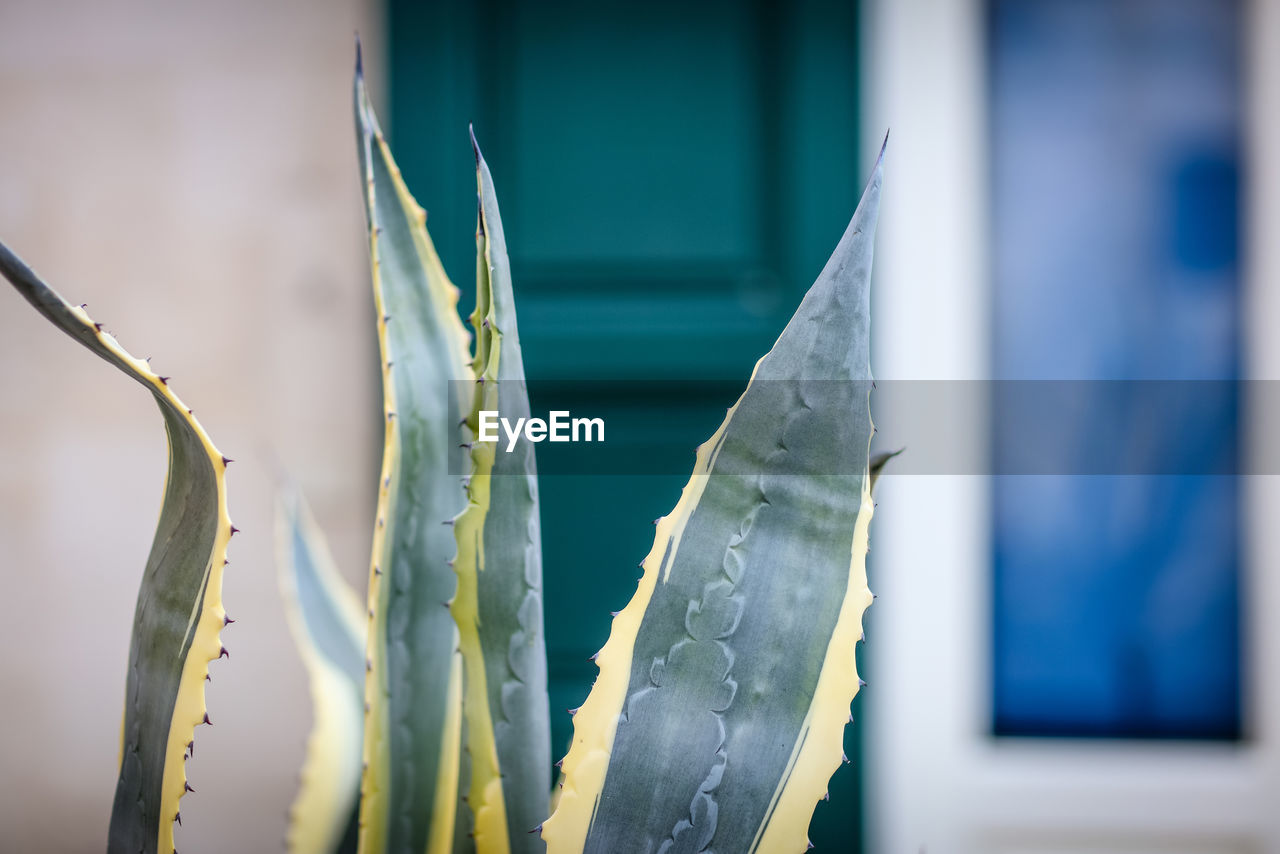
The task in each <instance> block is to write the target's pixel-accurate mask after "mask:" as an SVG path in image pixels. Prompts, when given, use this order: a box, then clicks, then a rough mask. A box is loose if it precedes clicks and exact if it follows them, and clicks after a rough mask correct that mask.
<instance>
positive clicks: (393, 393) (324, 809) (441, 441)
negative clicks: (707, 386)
mask: <svg viewBox="0 0 1280 854" xmlns="http://www.w3.org/2000/svg"><path fill="white" fill-rule="evenodd" d="M354 100H355V118H356V126H357V147H358V152H359V163H360V170H361V171H360V174H361V179H362V183H363V188H364V201H365V207H366V215H367V223H368V233H369V248H370V258H371V261H372V283H373V295H374V302H375V305H376V307H377V316H378V320H377V334H378V341H379V346H380V353H381V367H382V371H381V373H382V387H383V408H384V413H383V414H384V417H385V433H384V436H385V442H384V449H383V458H382V471H381V480H380V484H379V491H378V501H377V507H376V511H375V513H374V533H373V548H372V559H371V562H370V567H369V575H368V584H367V592H366V595H365V596H364V597H361V596H360V595H359V594H358V593H357V592H356V591H354V590H352V589H350V587H348V586H347V585H346V583H345V582H344V581H343V580H342V577H341V575H340V573H339V572H338V571H337V569H336V568H335V566H334V564H333V561H332V559H331V558H330V557H329V556H328V552H327V549H326V547H325V545H324V542H323V536H322V535H321V533H320V531H319V529H318V527H317V526H316V524H315V522H314V521H313V520H312V519H311V517H310V514H309V513H308V512H307V510H306V508H305V506H304V505H303V504H302V502H301V500H300V499H299V498H298V497H297V496H295V495H291V494H287V495H285V496H284V497H283V498H282V500H281V502H280V511H279V524H278V547H279V563H280V570H281V584H282V588H283V589H284V591H285V594H286V600H287V602H288V605H289V607H288V617H289V622H290V625H291V627H292V629H293V632H294V636H295V638H296V639H297V642H298V645H299V648H300V649H301V651H302V655H303V661H304V663H305V665H306V668H307V671H308V674H309V677H310V681H311V693H312V697H313V701H314V706H315V716H314V726H313V731H312V734H311V737H310V739H309V742H308V758H307V761H306V766H305V768H304V770H303V783H302V787H301V790H300V792H299V794H298V797H297V800H296V801H295V804H294V808H293V810H292V813H291V821H290V830H289V836H288V842H289V847H290V849H291V850H292V851H295V852H300V854H329V852H345V851H359V852H361V854H384V852H396V854H400V852H406V853H407V852H413V854H421V852H424V851H425V852H428V854H444V852H450V853H451V854H452V852H480V854H490V853H491V852H492V854H510V852H541V851H549V852H553V854H571V853H572V854H576V852H584V851H586V852H608V854H613V852H646V854H647V852H671V854H675V852H704V851H715V852H721V854H735V852H792V851H800V850H804V849H805V848H806V847H809V843H808V840H807V829H808V825H809V822H810V819H811V817H812V814H813V811H814V808H815V806H816V804H817V802H818V801H819V800H820V799H821V798H823V797H824V795H825V792H826V786H827V782H828V780H829V779H830V777H831V775H832V774H833V773H834V772H835V771H836V769H837V768H838V767H839V765H840V763H841V761H842V759H843V758H844V757H843V754H842V752H841V745H842V743H843V733H844V727H845V725H846V724H847V723H848V721H849V720H850V717H849V709H850V704H851V702H852V700H853V698H854V695H855V694H856V693H857V692H858V690H859V687H860V684H861V682H860V680H859V678H858V675H857V666H856V656H855V646H856V644H857V642H858V641H859V640H861V637H862V615H863V612H864V610H865V609H866V607H867V606H868V605H869V604H870V601H871V599H872V596H871V593H870V591H869V590H868V588H867V579H866V571H865V556H866V552H867V543H868V528H869V524H870V520H871V515H872V512H873V508H874V505H873V504H872V501H871V489H872V486H873V484H874V482H875V478H876V476H877V475H878V474H879V472H880V470H881V468H882V467H883V465H884V463H885V461H886V460H887V456H886V455H881V456H878V457H876V458H872V457H871V455H870V451H869V448H870V440H871V435H872V433H873V427H872V423H871V417H870V410H869V393H870V388H871V373H870V365H869V327H870V314H869V293H870V275H871V259H872V246H873V242H874V240H873V239H874V232H875V222H876V216H877V211H878V206H879V195H880V182H881V169H882V165H881V164H882V160H883V150H882V152H881V159H880V160H878V161H877V164H876V167H875V171H874V172H873V174H872V177H871V180H870V182H869V183H868V185H867V188H866V190H865V192H864V193H863V197H862V200H861V202H860V203H859V205H858V208H857V210H856V212H855V213H854V215H853V219H852V221H851V222H850V224H849V226H848V228H847V229H846V231H845V233H844V235H843V237H842V238H841V240H840V242H839V244H838V245H837V247H836V249H835V252H834V254H833V255H832V256H831V259H830V260H829V261H828V263H827V265H826V267H825V268H824V269H823V271H822V273H821V274H820V275H819V277H818V279H817V281H816V282H815V283H814V285H813V286H812V287H811V288H810V289H809V291H808V293H807V294H806V296H805V297H804V299H803V301H802V302H801V304H800V306H799V308H798V309H797V311H796V314H795V316H794V317H793V318H792V320H791V322H790V323H789V324H788V325H787V327H786V328H785V329H784V330H783V332H782V334H781V336H780V337H779V339H778V340H777V342H776V343H775V344H774V346H773V348H772V349H771V350H770V351H769V352H768V353H767V354H766V355H765V356H763V357H762V358H761V359H760V360H759V361H758V362H757V363H756V366H755V370H754V372H753V373H752V376H751V379H750V381H749V383H748V385H747V387H746V389H745V391H744V392H743V393H742V395H741V397H740V398H739V399H738V401H737V402H736V403H735V404H734V405H733V406H732V407H730V408H729V409H728V411H727V413H726V415H725V418H724V421H723V423H722V424H721V425H720V428H719V429H718V430H717V431H716V432H715V433H714V435H712V436H711V438H710V439H708V440H707V441H706V442H704V443H703V444H702V445H701V446H699V448H698V452H697V460H696V465H695V468H694V471H693V474H692V476H691V477H690V480H689V482H688V484H687V485H686V486H685V488H684V490H683V492H682V493H681V497H680V500H679V501H678V503H677V504H676V506H675V508H674V510H673V511H672V512H671V513H670V514H668V515H667V516H664V517H662V518H660V519H658V520H656V521H655V525H656V530H655V537H654V544H653V547H652V549H651V551H650V552H649V554H648V556H647V557H646V558H645V559H644V561H643V562H642V563H641V568H642V570H643V573H642V575H641V577H640V579H639V582H638V584H637V589H636V592H635V594H634V596H633V597H632V599H631V601H630V603H629V604H627V605H626V607H625V608H623V609H622V610H621V611H620V612H618V613H617V614H616V615H615V616H614V620H613V625H612V630H611V632H610V635H609V638H608V640H607V642H606V643H605V644H604V645H603V647H602V648H601V649H600V651H599V652H598V653H597V654H596V656H594V658H595V661H596V664H597V666H598V668H599V675H598V677H597V679H596V681H595V684H594V685H593V686H592V689H591V693H590V695H589V696H588V698H587V700H586V702H585V703H584V704H583V706H582V707H581V708H580V709H578V710H576V714H575V717H574V720H573V739H572V742H571V745H570V748H569V750H568V753H567V755H566V756H565V757H564V758H563V759H562V760H561V761H560V762H557V763H555V764H556V765H558V766H560V767H561V772H560V778H559V781H558V782H557V783H556V784H555V785H553V784H552V781H551V774H552V768H553V765H552V762H551V750H550V747H551V746H550V741H549V732H550V727H549V722H548V717H549V715H548V703H547V665H546V653H545V643H544V634H543V616H542V610H543V609H542V565H541V535H540V529H539V515H538V514H539V503H538V481H537V473H536V462H535V455H534V450H533V447H532V445H531V444H530V443H528V442H522V443H517V444H516V445H515V447H514V449H513V450H512V451H511V452H510V453H508V452H505V451H504V452H501V453H499V452H497V448H496V446H495V445H494V444H493V443H489V442H485V441H479V440H478V436H477V427H478V423H479V418H480V413H481V412H490V411H498V412H501V413H502V415H503V416H504V417H508V418H513V419H514V418H519V417H525V416H527V415H528V414H529V402H528V398H527V395H526V393H525V387H524V368H523V362H522V356H521V350H520V343H519V334H518V327H517V322H516V311H515V301H514V294H513V289H512V281H511V271H510V265H509V262H508V258H507V252H506V242H505V237H504V234H503V229H502V221H501V217H500V213H499V209H498V201H497V196H496V193H495V191H494V185H493V179H492V176H491V174H490V171H489V168H488V166H487V165H486V163H485V161H484V158H483V156H482V155H481V153H480V149H479V146H478V145H476V143H475V139H474V136H473V137H472V145H473V149H474V152H475V159H476V177H477V191H478V216H477V229H476V241H477V264H476V308H475V311H474V312H473V313H472V314H471V316H470V324H471V327H472V329H473V330H474V341H473V340H472V337H471V336H470V335H469V334H468V333H467V332H466V330H465V328H464V326H463V324H462V320H461V318H460V317H459V316H458V311H457V305H458V298H459V292H458V290H457V288H455V287H454V286H453V285H452V284H451V283H450V281H449V279H448V277H447V276H446V274H445V271H444V269H443V266H442V265H441V263H440V259H439V257H438V255H437V253H436V251H435V248H434V246H433V244H432V241H431V238H430V235H429V234H428V232H427V229H426V216H425V213H424V212H423V209H422V208H421V207H420V206H419V205H418V204H417V202H416V201H414V199H413V197H412V196H411V195H410V193H409V191H408V188H407V187H406V186H405V184H404V181H403V180H402V178H401V175H400V171H399V169H398V168H397V167H396V165H395V162H394V160H393V158H392V156H391V151H390V148H389V147H388V145H387V142H386V140H385V138H384V136H383V134H382V132H381V130H380V128H379V126H378V122H377V119H376V118H375V116H374V114H373V111H372V109H371V107H370V105H369V99H368V96H367V93H366V91H365V88H364V83H363V79H362V75H361V73H360V66H359V60H358V59H357V69H356V79H355V88H354ZM0 272H3V273H4V274H5V276H6V277H8V278H9V279H10V280H11V281H12V282H13V284H14V285H15V286H16V287H17V288H18V290H19V291H20V292H21V293H22V294H23V295H24V296H25V297H26V298H27V299H28V300H29V301H30V302H31V303H32V304H33V305H34V306H35V307H36V308H37V309H38V310H39V311H40V312H41V313H42V314H44V315H45V316H46V317H47V318H48V319H49V320H51V321H52V322H53V323H54V324H55V325H57V326H58V327H60V328H61V329H63V330H64V331H65V332H67V333H68V334H70V335H71V336H72V337H74V338H76V339H77V340H79V341H80V342H81V343H82V344H84V345H85V346H87V347H89V349H91V350H93V351H94V352H95V353H97V354H98V355H99V356H101V357H103V358H105V359H107V360H108V361H110V362H111V363H112V364H114V365H116V366H117V367H118V368H120V369H121V370H123V371H124V372H125V373H127V374H129V375H130V376H132V377H133V378H134V379H135V380H137V381H138V382H140V383H142V384H143V385H144V386H146V387H147V388H148V389H149V390H150V391H151V393H152V395H153V397H154V398H155V400H156V401H157V403H158V404H159V406H160V409H161V413H162V415H163V416H164V420H165V427H166V432H167V435H168V438H169V449H170V462H169V474H168V480H167V483H166V490H165V497H164V505H163V510H162V513H161V516H160V521H159V525H158V528H157V532H156V538H155V543H154V545H153V548H152V552H151V556H150V558H149V559H148V563H147V566H146V569H145V571H144V577H143V582H142V588H141V590H140V593H139V599H138V608H137V612H136V614H135V621H134V632H133V639H132V642H131V647H130V653H129V670H128V674H129V675H128V682H127V685H126V702H125V714H124V727H123V744H122V752H121V762H120V773H119V781H118V783H117V788H116V795H115V802H114V805H113V810H112V817H111V826H110V832H109V843H108V851H109V852H111V854H115V852H122V854H123V852H129V854H134V852H143V853H144V854H151V852H168V851H171V850H172V849H173V832H172V823H173V822H174V821H175V820H177V819H178V801H179V799H180V798H181V797H182V795H183V793H184V791H186V790H188V789H189V787H188V786H187V784H186V779H185V773H184V771H183V759H184V758H185V757H186V756H187V755H189V753H190V751H191V749H192V748H193V740H192V732H193V729H194V727H195V726H196V725H198V724H201V723H208V722H209V717H208V714H207V711H206V709H205V707H204V693H203V682H204V680H205V679H206V678H207V675H208V664H209V662H210V661H212V660H214V659H216V658H218V657H219V656H220V655H223V654H225V650H224V649H223V648H222V646H221V641H220V636H219V632H220V630H221V628H222V627H223V626H224V625H225V624H226V623H227V622H230V620H228V619H227V617H226V614H225V612H224V610H223V608H222V604H221V597H220V591H221V580H222V567H223V565H224V564H225V562H226V547H227V543H228V540H229V538H230V537H231V535H232V534H234V533H235V532H236V529H235V528H234V527H232V526H231V523H230V521H229V519H228V517H227V510H226V486H225V471H226V467H227V464H228V463H229V462H230V460H228V459H227V458H226V457H224V456H223V455H222V454H221V453H220V452H219V451H217V450H216V448H215V447H214V445H213V444H212V442H211V441H210V440H209V437H208V435H207V434H206V433H205V432H204V430H203V429H202V428H201V427H200V425H199V423H198V422H197V421H196V420H195V418H194V416H192V414H191V410H190V409H188V408H187V407H186V406H185V405H183V404H182V402H181V401H180V400H179V399H178V398H177V397H176V396H175V395H174V394H173V391H172V390H171V389H170V388H169V384H168V379H167V378H165V377H161V376H158V375H156V374H155V373H153V372H152V371H151V370H150V367H149V366H148V364H147V363H146V362H145V361H141V360H138V359H135V358H133V357H132V356H130V355H129V354H128V353H127V352H125V351H124V350H123V349H122V348H121V347H120V346H119V344H118V343H117V342H116V341H115V339H114V338H112V337H111V336H110V335H108V334H107V333H105V332H104V331H103V330H102V327H101V325H100V324H96V323H94V322H93V321H92V320H91V319H90V318H89V317H88V315H87V314H86V313H85V312H84V310H83V307H80V308H76V307H73V306H71V305H70V304H68V303H67V302H66V301H64V300H63V299H62V298H61V297H59V296H58V295H57V293H55V292H54V291H53V290H52V289H50V288H49V287H48V286H47V285H45V284H44V283H43V282H41V281H40V280H39V279H38V278H37V277H36V276H35V274H34V273H33V272H32V271H31V270H30V269H29V268H28V267H27V266H26V265H25V264H23V262H22V261H20V260H19V259H18V258H17V257H16V256H15V255H14V254H13V253H11V252H9V250H8V249H6V248H4V247H3V246H0Z"/></svg>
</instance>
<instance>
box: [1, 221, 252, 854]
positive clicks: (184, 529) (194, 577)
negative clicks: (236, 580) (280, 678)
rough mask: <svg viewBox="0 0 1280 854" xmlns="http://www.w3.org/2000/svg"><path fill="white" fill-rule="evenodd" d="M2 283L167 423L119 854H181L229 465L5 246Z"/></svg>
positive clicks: (216, 635) (218, 610)
mask: <svg viewBox="0 0 1280 854" xmlns="http://www.w3.org/2000/svg"><path fill="white" fill-rule="evenodd" d="M0 273H4V275H5V277H6V278H7V279H9V281H10V282H12V283H13V286H14V287H15V288H17V290H18V292H19V293H21V294H22V295H23V296H24V297H25V298H26V299H27V301H28V302H30V303H31V304H32V305H33V306H35V308H36V310H37V311H38V312H40V313H41V314H42V315H44V316H45V317H46V318H48V320H49V321H50V322H52V323H53V324H54V325H55V326H57V327H58V328H59V329H61V330H62V331H63V332H65V333H67V334H68V335H70V336H71V337H72V338H74V339H76V340H77V341H79V342H80V343H81V344H83V345H84V346H85V347H87V348H89V349H90V350H92V351H93V352H94V353H95V354H97V355H98V356H100V357H101V358H103V359H105V360H106V361H108V362H110V363H111V364H112V365H114V366H116V367H117V368H119V369H120V370H121V371H123V372H124V373H125V374H127V375H128V376H130V377H131V378H133V379H134V380H136V381H137V382H138V383H140V384H141V385H142V386H144V387H145V388H146V389H147V390H148V391H150V392H151V396H152V398H154V399H155V402H156V403H157V404H158V405H159V407H160V414H161V415H162V416H163V417H164V427H165V434H166V435H167V436H168V440H169V470H168V476H167V478H166V480H165V489H164V500H163V503H162V505H161V510H160V521H159V523H158V524H157V526H156V534H155V539H154V541H153V543H152V546H151V554H150V556H149V557H148V558H147V564H146V567H145V568H144V569H143V573H142V585H141V588H140V589H139V590H138V604H137V608H136V610H135V611H134V615H133V636H132V639H131V641H130V643H129V661H128V671H127V672H128V677H127V680H126V682H125V705H124V721H123V724H122V725H121V745H120V769H119V778H118V779H117V781H116V790H115V797H114V799H113V801H112V806H111V826H110V829H109V831H108V835H107V851H108V854H156V852H163V854H168V852H170V851H172V850H173V824H174V822H175V821H176V822H181V821H182V819H181V816H180V814H179V812H178V801H179V800H180V799H181V798H182V796H183V795H184V794H186V792H188V791H190V790H191V787H190V785H189V784H188V783H187V775H186V770H185V764H184V763H185V760H186V759H187V757H189V756H190V755H191V752H192V751H193V750H194V749H195V740H194V739H195V735H194V732H195V728H196V727H197V726H199V725H201V724H208V723H209V713H208V710H207V709H206V707H205V701H204V683H205V681H206V680H207V679H208V678H209V663H210V662H211V661H214V660H216V659H217V658H219V657H221V656H223V655H226V654H227V651H226V649H224V648H223V646H222V640H221V631H222V628H223V626H224V625H226V624H228V623H231V622H234V621H233V620H231V619H230V618H228V617H227V614H226V611H225V610H223V607H222V568H223V566H224V565H225V564H226V563H227V544H228V542H229V541H230V539H231V536H232V534H235V533H236V528H235V527H234V526H233V525H232V524H231V519H230V518H229V517H228V515H227V486H226V471H227V465H228V464H229V463H230V462H231V460H229V459H228V458H227V457H225V456H223V455H222V453H221V452H220V451H219V450H218V449H217V448H216V447H215V446H214V444H213V441H212V440H211V439H210V438H209V434H208V433H206V432H205V431H204V428H203V427H201V426H200V422H199V421H197V420H196V418H195V416H194V415H193V414H192V412H191V410H190V409H189V408H188V407H187V405H186V404H184V403H183V402H182V401H181V400H179V399H178V396H177V395H176V394H174V392H173V389H172V388H170V387H169V378H168V377H162V376H160V375H158V374H156V373H155V372H154V371H152V370H151V366H150V364H149V363H148V362H147V361H146V360H144V359H137V358H134V357H133V356H131V355H130V354H129V353H128V352H127V351H126V350H125V349H124V348H123V347H121V346H120V344H119V342H117V341H116V339H115V338H114V337H113V336H112V335H110V334H109V333H108V332H106V331H105V330H104V329H103V326H102V324H101V323H97V322H95V321H94V320H93V319H92V318H90V317H89V315H88V313H87V312H86V311H85V306H83V305H81V306H74V305H72V304H70V303H68V302H67V301H66V300H65V299H63V298H62V297H61V296H60V295H59V294H58V293H57V291H55V290H53V288H51V287H49V286H48V285H47V284H45V283H44V282H43V281H42V280H41V279H40V278H39V277H38V276H37V275H36V274H35V272H33V271H32V270H31V268H30V267H28V266H27V265H26V264H25V263H23V261H22V260H21V259H20V258H18V256H17V255H15V254H14V253H13V252H11V251H10V250H9V249H8V247H6V246H4V245H3V244H0Z"/></svg>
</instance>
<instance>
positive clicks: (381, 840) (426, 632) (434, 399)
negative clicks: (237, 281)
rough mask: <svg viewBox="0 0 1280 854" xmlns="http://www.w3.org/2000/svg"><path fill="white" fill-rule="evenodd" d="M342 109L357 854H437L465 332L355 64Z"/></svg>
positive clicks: (449, 789)
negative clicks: (359, 548)
mask: <svg viewBox="0 0 1280 854" xmlns="http://www.w3.org/2000/svg"><path fill="white" fill-rule="evenodd" d="M355 113H356V127H357V144H358V148H359V154H360V170H361V177H362V182H363V187H364V195H365V202H366V213H367V216H368V224H369V249H370V256H371V260H372V267H373V294H374V304H375V307H376V309H377V313H378V314H377V316H378V320H377V327H378V344H379V348H380V350H381V355H382V388H383V406H384V409H385V415H386V428H385V429H386V434H385V445H384V449H383V457H382V475H381V482H380V483H379V491H378V507H377V516H376V521H375V528H374V540H373V559H372V565H371V568H370V577H369V609H368V613H369V645H368V667H369V673H368V675H367V677H366V680H365V702H366V712H365V729H364V761H365V771H364V775H363V777H362V782H361V805H360V825H361V829H360V851H361V852H363V853H364V854H382V852H395V854H422V852H423V851H426V852H427V854H444V852H451V851H465V850H467V849H468V848H469V847H470V844H471V843H470V840H469V838H468V837H467V830H468V827H467V823H466V810H465V806H464V805H463V804H462V802H461V800H460V792H459V776H460V774H461V773H462V769H461V767H460V766H461V763H462V760H463V757H462V753H461V737H462V734H461V729H462V705H461V704H462V660H461V656H460V654H459V653H458V652H457V647H458V630H457V627H456V626H455V625H454V621H453V618H452V616H451V615H450V613H449V610H448V609H447V608H446V607H444V606H445V605H446V604H447V603H448V602H449V601H450V600H451V599H452V598H453V594H454V590H455V588H456V586H457V579H456V577H455V576H454V573H453V570H452V569H451V566H450V564H451V562H452V559H453V556H454V552H455V551H456V546H455V543H454V539H453V531H452V529H451V528H450V527H449V525H448V523H450V522H451V521H452V519H453V518H454V517H455V516H456V515H457V514H458V513H460V512H461V511H462V507H463V504H464V500H465V499H464V496H463V491H462V478H461V476H460V475H456V474H451V473H450V471H449V458H450V457H449V455H450V454H451V453H455V454H458V455H459V456H461V455H460V453H459V452H458V444H459V441H460V439H459V436H458V429H457V426H456V423H450V422H451V415H450V413H451V412H454V413H457V412H466V411H467V410H468V409H469V407H470V401H469V400H468V399H465V398H467V397H469V395H470V382H469V381H470V380H471V378H472V375H471V372H470V369H469V368H468V367H467V363H468V361H469V355H468V341H469V339H468V336H467V333H466V330H464V329H463V327H462V321H461V320H460V319H459V317H458V312H457V304H458V290H457V288H455V287H454V286H453V285H452V284H451V283H450V282H449V279H448V277H446V276H445V272H444V268H443V267H442V266H441V264H440V259H439V257H438V256H437V255H436V251H435V248H434V246H433V245H432V243H431V238H430V237H429V236H428V234H427V230H426V225H425V222H426V212H425V211H423V210H422V208H420V207H419V206H418V204H417V203H416V202H415V201H414V200H413V197H412V196H410V195H409V191H408V189H407V188H406V187H405V185H404V181H403V180H401V178H400V170H399V169H398V168H397V167H396V165H395V161H394V160H393V159H392V157H391V151H390V149H389V148H388V146H387V142H386V139H385V138H384V137H383V135H382V131H381V129H380V128H379V127H378V123H377V119H376V118H375V117H374V115H373V110H372V108H371V107H370V106H369V99H368V95H367V93H366V91H365V87H364V78H363V75H362V74H361V71H360V67H359V60H358V59H357V67H356V80H355ZM451 397H453V398H455V399H454V400H452V401H451ZM451 404H452V408H451Z"/></svg>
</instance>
